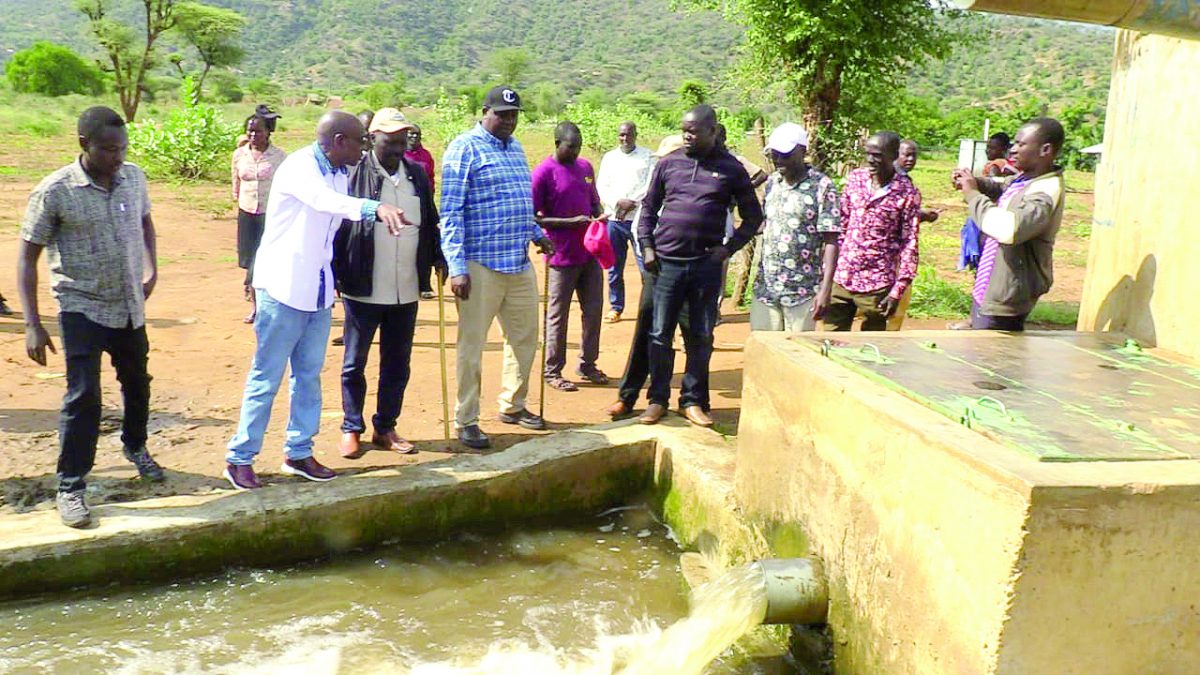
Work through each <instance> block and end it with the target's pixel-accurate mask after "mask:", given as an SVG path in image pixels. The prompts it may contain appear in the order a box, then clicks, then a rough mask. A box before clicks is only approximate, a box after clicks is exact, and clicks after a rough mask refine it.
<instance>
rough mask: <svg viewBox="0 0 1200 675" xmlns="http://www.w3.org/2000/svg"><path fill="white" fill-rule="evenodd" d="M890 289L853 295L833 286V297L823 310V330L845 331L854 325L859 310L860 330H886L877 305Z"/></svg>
mask: <svg viewBox="0 0 1200 675" xmlns="http://www.w3.org/2000/svg"><path fill="white" fill-rule="evenodd" d="M890 291H891V289H888V288H885V289H883V290H881V291H875V292H873V293H855V292H853V291H849V290H847V289H845V288H843V287H842V285H841V284H834V285H833V297H832V298H831V299H830V303H829V309H827V310H825V318H824V319H823V321H824V326H823V328H824V329H825V330H836V331H847V330H850V328H851V327H852V326H853V325H854V317H855V315H856V314H858V312H859V310H861V311H862V313H863V322H862V327H861V328H860V330H868V331H877V330H887V317H886V316H884V315H883V312H880V311H879V303H881V302H883V299H884V298H886V297H887V296H888V293H889V292H890Z"/></svg>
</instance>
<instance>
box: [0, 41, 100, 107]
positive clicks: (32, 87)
mask: <svg viewBox="0 0 1200 675" xmlns="http://www.w3.org/2000/svg"><path fill="white" fill-rule="evenodd" d="M4 76H5V78H7V79H8V83H9V85H10V86H12V88H13V90H14V91H19V92H27V93H36V94H45V95H47V96H62V95H64V94H99V93H100V92H102V91H103V90H104V80H103V78H102V77H101V75H100V69H99V68H97V67H96V66H95V64H92V63H88V62H87V61H85V60H83V58H81V57H80V56H79V55H78V54H76V53H75V52H73V51H71V50H70V48H68V47H64V46H62V45H56V44H54V43H52V42H35V43H33V46H32V47H30V48H28V49H22V50H21V51H19V52H17V53H16V54H13V57H12V59H11V60H10V61H9V62H8V64H7V65H6V66H5V68H4Z"/></svg>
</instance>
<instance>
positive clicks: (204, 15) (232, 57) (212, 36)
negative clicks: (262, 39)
mask: <svg viewBox="0 0 1200 675" xmlns="http://www.w3.org/2000/svg"><path fill="white" fill-rule="evenodd" d="M245 27H246V17H244V16H242V15H241V14H238V13H237V12H235V11H233V10H232V9H225V8H223V7H211V6H209V5H202V4H200V3H198V2H182V3H180V4H179V5H177V6H176V7H175V30H176V31H177V33H178V35H179V37H180V38H182V39H183V40H184V41H185V42H186V43H187V44H189V45H191V46H192V47H195V49H196V52H197V53H198V54H199V55H200V61H201V62H202V63H203V64H204V65H203V67H202V68H201V70H200V74H199V75H197V76H196V77H195V80H196V88H195V95H196V97H197V98H199V96H200V94H201V92H202V91H203V89H204V78H206V77H208V72H209V71H210V70H212V69H213V68H227V67H229V66H234V65H237V64H238V63H241V61H242V59H243V58H244V57H245V55H246V52H245V50H243V49H242V48H241V47H240V46H238V44H237V41H238V39H239V38H240V37H241V34H242V29H243V28H245ZM174 56H175V55H172V57H173V58H172V59H171V63H173V64H174V65H175V67H176V68H178V69H179V74H180V75H184V74H185V73H184V72H183V59H182V58H174Z"/></svg>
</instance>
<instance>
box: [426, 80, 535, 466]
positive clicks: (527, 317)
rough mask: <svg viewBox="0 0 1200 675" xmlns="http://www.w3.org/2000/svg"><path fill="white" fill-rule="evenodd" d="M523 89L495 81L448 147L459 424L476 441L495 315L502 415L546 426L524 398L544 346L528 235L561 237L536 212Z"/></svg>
mask: <svg viewBox="0 0 1200 675" xmlns="http://www.w3.org/2000/svg"><path fill="white" fill-rule="evenodd" d="M520 110H521V99H520V97H519V96H518V95H517V92H515V91H513V89H512V88H511V87H505V86H501V87H495V88H493V89H492V90H490V91H488V93H487V96H485V97H484V101H483V119H482V120H481V121H480V122H479V124H477V125H476V126H475V128H474V129H472V130H471V131H468V132H466V133H464V134H462V135H461V136H459V137H458V138H456V139H454V141H453V142H451V143H450V146H449V147H448V148H446V154H445V156H444V157H442V205H441V209H442V223H441V226H442V252H443V254H444V255H445V258H446V266H447V268H448V269H449V273H450V288H451V290H452V291H453V292H454V297H455V298H457V301H458V349H457V353H458V364H457V366H458V368H457V372H458V405H457V406H456V408H455V413H454V417H455V420H454V425H455V427H456V428H457V429H458V439H459V440H460V441H462V443H463V444H464V445H466V446H467V447H469V448H475V449H483V448H486V447H488V446H489V445H490V444H491V442H490V440H489V439H488V437H487V435H486V434H484V433H483V431H482V430H481V429H480V428H479V389H480V375H481V359H482V357H483V345H484V343H485V342H486V341H487V334H488V330H489V329H490V328H491V326H492V321H493V320H494V319H497V318H498V319H499V320H500V328H501V330H503V332H504V340H505V344H504V374H503V379H502V381H501V391H500V399H499V401H500V421H501V422H504V423H506V424H519V425H521V426H523V427H526V428H528V429H544V428H546V423H545V421H544V420H542V418H541V417H538V416H537V415H534V414H533V413H531V412H529V410H528V409H527V408H526V407H525V398H526V395H527V394H528V392H529V373H530V370H531V369H532V367H533V359H534V357H535V356H536V354H537V341H538V288H537V277H536V275H535V274H534V271H533V266H532V265H531V264H530V262H529V243H530V242H533V243H534V244H536V245H537V247H538V249H539V250H540V251H541V252H542V253H544V254H546V255H550V254H552V253H553V252H554V245H553V244H551V243H550V239H549V238H547V237H546V233H545V232H543V231H542V228H541V227H539V226H538V225H537V223H535V222H534V219H533V188H532V181H531V178H530V172H529V162H528V160H527V159H526V158H525V150H524V149H523V148H522V147H521V144H520V143H518V142H517V139H515V138H513V137H512V134H513V131H515V130H516V128H517V115H518V113H519V112H520Z"/></svg>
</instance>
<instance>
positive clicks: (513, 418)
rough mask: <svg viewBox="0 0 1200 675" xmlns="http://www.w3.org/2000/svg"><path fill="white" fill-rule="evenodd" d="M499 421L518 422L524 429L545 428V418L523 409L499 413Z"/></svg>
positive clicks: (539, 429)
mask: <svg viewBox="0 0 1200 675" xmlns="http://www.w3.org/2000/svg"><path fill="white" fill-rule="evenodd" d="M500 421H501V422H504V423H505V424H520V425H521V426H523V427H525V428H526V429H533V430H534V431H541V430H542V429H545V428H546V420H544V419H542V418H540V417H538V416H537V415H534V414H533V413H531V412H529V411H528V410H523V409H522V410H518V411H517V412H515V413H500Z"/></svg>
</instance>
